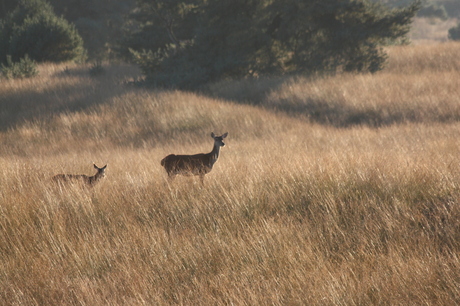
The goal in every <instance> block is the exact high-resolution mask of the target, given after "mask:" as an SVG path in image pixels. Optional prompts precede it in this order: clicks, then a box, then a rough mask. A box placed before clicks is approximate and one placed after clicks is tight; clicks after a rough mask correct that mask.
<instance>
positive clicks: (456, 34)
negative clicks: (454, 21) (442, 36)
mask: <svg viewBox="0 0 460 306" xmlns="http://www.w3.org/2000/svg"><path fill="white" fill-rule="evenodd" d="M449 39H452V40H460V23H459V24H458V25H457V26H456V27H453V28H450V29H449Z"/></svg>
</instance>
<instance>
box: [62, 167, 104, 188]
mask: <svg viewBox="0 0 460 306" xmlns="http://www.w3.org/2000/svg"><path fill="white" fill-rule="evenodd" d="M93 166H94V168H95V169H96V170H97V173H96V174H95V175H93V176H87V175H85V174H57V175H55V176H53V180H54V181H56V182H80V183H84V184H87V185H89V186H94V185H95V184H96V183H97V182H99V181H100V179H102V178H103V177H104V176H105V169H106V168H107V165H105V166H104V167H102V168H99V167H98V166H96V164H93Z"/></svg>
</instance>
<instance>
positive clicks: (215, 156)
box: [209, 144, 220, 168]
mask: <svg viewBox="0 0 460 306" xmlns="http://www.w3.org/2000/svg"><path fill="white" fill-rule="evenodd" d="M219 153H220V146H219V145H217V144H214V147H213V148H212V151H211V152H210V153H209V155H210V160H209V166H210V167H211V168H212V166H213V165H214V164H215V163H216V161H217V159H218V158H219Z"/></svg>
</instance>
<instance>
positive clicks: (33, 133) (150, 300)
mask: <svg viewBox="0 0 460 306" xmlns="http://www.w3.org/2000/svg"><path fill="white" fill-rule="evenodd" d="M459 49H460V44H458V43H452V42H451V43H445V44H441V45H419V46H400V47H391V48H390V49H389V50H388V51H389V56H390V61H389V67H388V68H387V69H386V70H384V71H382V72H379V73H377V74H374V75H370V74H369V75H367V74H364V75H355V74H344V75H336V76H321V77H319V76H318V77H317V78H304V77H295V78H294V77H293V78H277V79H257V80H243V81H232V82H230V81H228V82H221V83H218V84H214V85H213V86H210V87H209V88H208V90H207V91H203V92H202V93H199V94H198V93H192V92H181V91H160V90H152V89H146V88H140V87H137V86H135V85H133V83H132V82H131V81H132V80H134V79H137V78H139V77H140V75H139V72H138V71H137V70H136V69H134V68H132V67H130V66H106V67H105V69H106V73H105V74H104V75H102V76H99V77H90V76H89V74H88V67H82V66H68V67H66V66H64V65H51V64H47V65H43V66H40V75H39V76H38V77H36V78H33V79H26V80H14V81H2V82H1V83H0V93H1V94H0V105H1V108H0V109H1V111H0V141H1V143H2V149H1V150H0V165H1V168H0V169H1V171H0V186H1V188H0V287H1V288H2V290H0V303H1V304H2V305H22V304H26V305H53V304H54V305H139V304H141V305H142V304H148V305H151V304H159V305H164V304H185V305H198V304H203V305H209V304H218V305H223V304H225V305H226V304H235V305H265V304H270V305H273V304H275V305H286V304H307V305H324V304H327V305H344V304H345V305H355V304H361V305H362V304H391V305H407V304H416V305H420V304H441V305H442V304H443V305H454V304H458V303H459V302H460V290H459V289H458V288H460V277H459V275H460V262H459V260H458V258H459V255H460V242H459V241H460V223H459V220H460V207H459V205H458V204H459V202H460V184H459V182H460V165H459V163H458V162H457V159H458V156H459V151H460V149H459V145H460V137H459V136H460V124H459V118H460V107H459V104H458V99H459V96H460V93H459V88H460V80H459V78H458V71H459V68H460V67H459V66H460V60H459V59H458V51H459ZM211 132H215V133H217V134H221V133H224V132H229V136H228V138H226V140H225V142H226V146H225V147H224V148H223V149H222V151H221V156H220V157H219V160H218V162H217V163H216V165H215V166H214V168H213V170H212V172H211V173H209V174H208V175H206V178H205V185H204V186H201V185H200V183H199V180H198V179H197V178H194V177H178V178H177V179H176V180H175V181H174V182H172V183H169V182H168V181H167V176H166V172H165V171H164V169H163V168H162V167H161V165H160V160H161V159H162V158H163V157H164V156H166V155H167V154H170V153H178V154H192V153H199V152H209V151H210V150H211V147H212V139H211V137H210V136H209V135H210V133H211ZM93 162H94V163H96V164H97V165H104V164H106V163H107V164H108V166H107V176H106V178H104V179H103V180H102V181H101V182H100V183H98V185H96V186H95V187H94V188H92V189H88V188H85V187H82V186H80V185H78V184H68V185H64V186H62V185H56V184H54V183H53V181H52V180H51V177H52V176H53V175H55V174H57V173H73V174H80V173H81V174H87V175H93V174H94V172H93V171H94V169H93V168H92V163H93Z"/></svg>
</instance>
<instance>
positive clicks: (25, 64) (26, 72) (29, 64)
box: [0, 55, 38, 79]
mask: <svg viewBox="0 0 460 306" xmlns="http://www.w3.org/2000/svg"><path fill="white" fill-rule="evenodd" d="M0 72H1V76H2V77H4V78H6V79H23V78H30V77H33V76H35V75H37V74H38V70H37V64H36V63H35V61H34V60H32V59H30V58H29V56H28V55H25V56H24V58H21V59H20V60H19V61H18V62H13V61H12V59H11V56H7V58H6V64H2V65H1V68H0Z"/></svg>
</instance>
